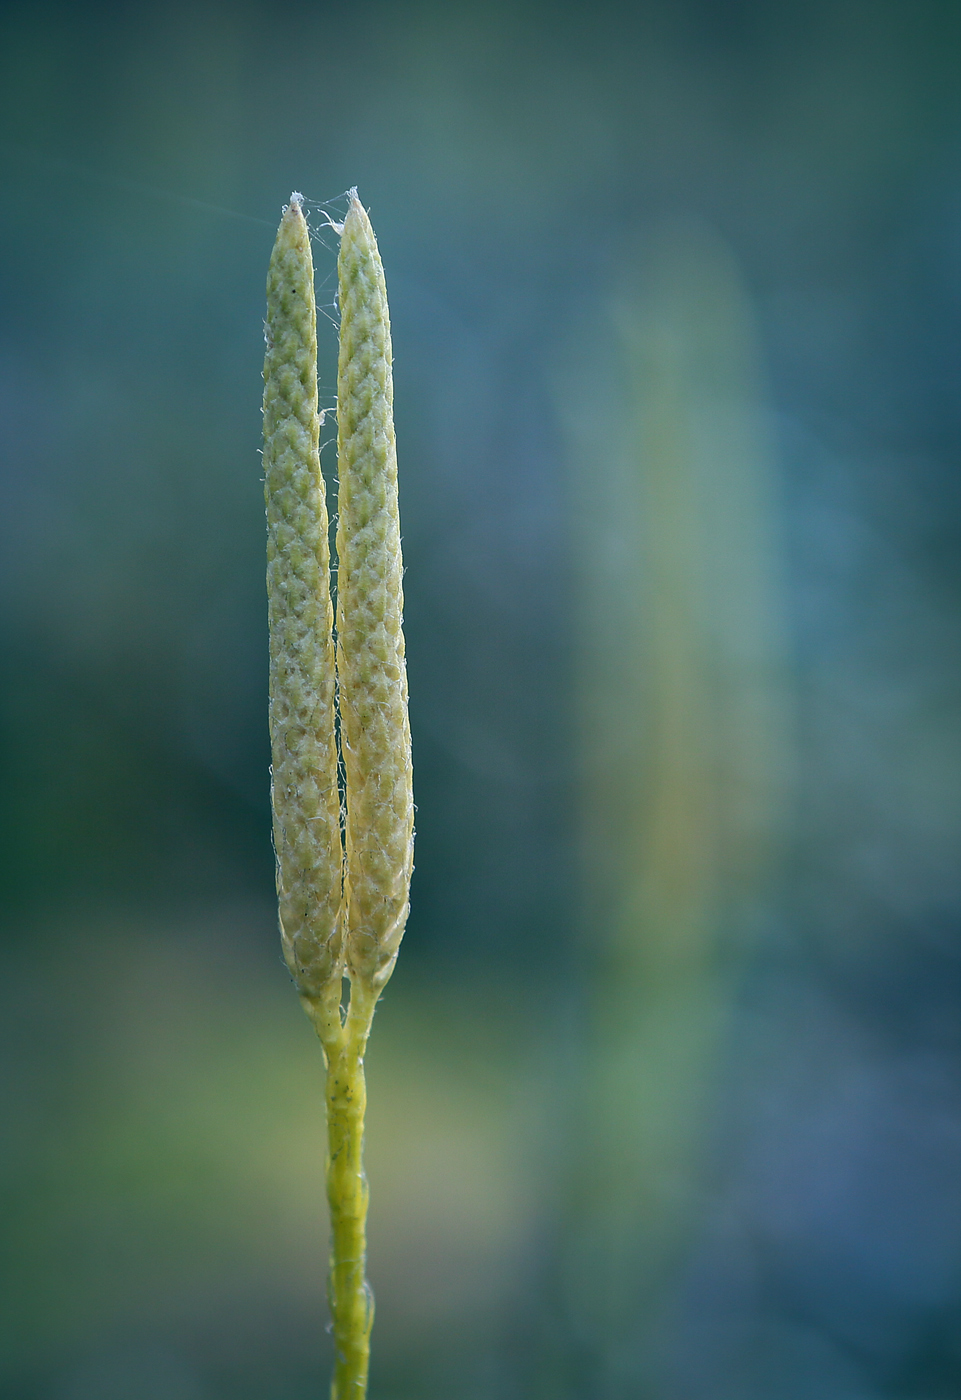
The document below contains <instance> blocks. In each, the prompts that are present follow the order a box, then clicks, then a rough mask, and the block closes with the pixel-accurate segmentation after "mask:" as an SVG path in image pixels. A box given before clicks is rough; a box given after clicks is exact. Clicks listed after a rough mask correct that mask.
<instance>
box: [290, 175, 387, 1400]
mask: <svg viewBox="0 0 961 1400" xmlns="http://www.w3.org/2000/svg"><path fill="white" fill-rule="evenodd" d="M338 275H339V283H340V305H341V330H340V337H341V343H340V359H339V366H338V475H339V480H340V488H339V497H338V526H337V553H338V576H337V582H338V588H337V632H338V639H337V650H336V699H335V664H334V650H333V642H332V625H331V624H332V620H333V619H332V610H331V602H330V580H329V566H330V561H329V558H328V555H327V513H326V506H325V502H324V487H323V480H322V477H321V474H320V464H319V459H318V456H317V435H318V423H317V390H316V316H315V311H314V299H313V274H312V268H311V259H310V246H309V241H308V235H307V228H306V224H305V222H304V219H303V215H302V213H301V210H300V200H299V197H298V196H292V197H291V202H290V205H289V206H288V208H287V209H286V210H285V213H284V217H283V219H282V221H281V225H280V230H279V232H278V234H277V243H276V246H275V248H274V254H273V257H272V259H271V271H270V275H269V276H268V283H267V299H268V315H267V340H268V351H267V359H266V362H265V366H264V379H265V384H266V390H265V395H264V424H265V427H264V433H265V437H264V441H265V451H264V458H265V463H266V492H267V513H268V530H269V564H268V592H269V594H270V624H271V737H272V743H273V754H274V758H273V762H274V784H273V803H274V842H275V845H276V847H277V889H278V895H279V898H280V906H281V931H282V937H283V940H284V950H285V954H286V956H287V962H288V966H289V967H290V969H291V972H292V974H293V977H294V980H295V982H296V984H297V987H298V990H299V991H300V994H301V999H302V1000H303V1002H304V1005H305V1007H306V1009H307V1012H308V1014H309V1015H310V1017H311V1019H312V1020H313V1023H314V1026H315V1028H316V1030H317V1034H318V1035H319V1036H320V1039H321V1043H322V1044H323V1047H324V1054H325V1058H326V1062H327V1138H328V1156H327V1199H328V1203H329V1206H330V1229H331V1252H330V1277H329V1289H328V1292H329V1298H330V1308H331V1313H332V1316H333V1333H334V1345H335V1352H336V1360H335V1368H334V1377H333V1382H332V1386H331V1395H332V1400H348V1397H349V1398H350V1400H362V1397H363V1396H364V1395H365V1394H366V1390H367V1369H368V1358H369V1350H370V1328H371V1323H372V1321H373V1300H372V1297H371V1293H370V1289H369V1288H368V1286H367V1281H366V1278H365V1262H366V1224H367V1182H366V1179H365V1176H364V1169H363V1133H364V1109H365V1105H366V1085H365V1080H364V1050H365V1048H366V1044H367V1037H368V1035H369V1033H370V1024H371V1019H372V1017H373V1013H374V1006H375V1004H376V1002H377V998H378V996H379V995H380V992H381V991H382V989H383V987H384V985H385V983H386V982H387V979H388V978H389V977H390V974H391V972H392V971H393V967H394V962H395V960H396V957H397V949H398V946H399V944H400V940H401V937H402V936H403V932H404V925H405V923H406V920H407V910H408V898H409V888H410V875H411V869H412V856H413V813H414V807H413V796H412V787H411V758H410V728H409V724H408V719H407V676H406V668H405V663H404V636H403V632H402V630H401V614H402V610H403V593H402V575H403V565H402V561H401V551H400V520H399V515H398V509H397V458H396V451H395V446H394V425H393V389H392V382H391V349H390V323H389V319H388V313H387V295H386V289H385V286H384V272H383V267H382V266H381V261H380V255H379V253H378V251H377V243H376V240H375V238H374V234H373V230H372V229H371V226H370V222H369V220H368V218H367V215H366V213H365V212H364V210H363V208H362V206H361V204H360V202H359V200H358V199H357V195H356V191H352V193H351V198H350V208H349V210H348V213H347V217H346V219H345V220H344V224H343V226H342V229H341V252H340V259H339V262H338ZM335 706H339V718H340V742H341V753H342V759H343V766H344V774H345V779H344V795H345V806H346V811H345V814H344V829H345V837H346V840H345V845H346V850H344V849H343V846H342V842H341V814H340V801H339V796H338V792H337V769H336V765H337V739H336V731H335ZM280 773H282V775H283V777H282V780H280V781H279V780H278V774H280ZM321 774H322V776H321ZM301 784H303V786H304V788H305V790H306V792H307V799H306V802H305V799H304V797H303V795H302V793H301V791H300V786H301ZM344 976H346V977H348V978H349V980H350V1001H349V1005H348V1007H347V1010H346V1012H345V1013H342V1012H341V1006H340V1002H341V990H342V978H343V977H344Z"/></svg>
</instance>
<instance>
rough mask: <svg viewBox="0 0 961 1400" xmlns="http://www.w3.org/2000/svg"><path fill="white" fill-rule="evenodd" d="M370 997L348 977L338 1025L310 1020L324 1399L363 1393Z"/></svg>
mask: <svg viewBox="0 0 961 1400" xmlns="http://www.w3.org/2000/svg"><path fill="white" fill-rule="evenodd" d="M376 1000H377V994H376V993H373V992H370V991H368V990H367V989H365V988H364V987H363V986H362V985H360V984H358V983H357V982H354V983H353V984H352V987H351V995H350V1006H349V1008H348V1011H347V1018H346V1022H345V1023H344V1025H343V1026H338V1028H337V1031H336V1032H335V1033H334V1034H331V1027H330V1025H329V1023H328V1024H327V1025H326V1026H325V1027H324V1028H323V1030H322V1028H321V1025H320V1024H319V1023H318V1022H316V1021H315V1025H316V1026H317V1031H318V1034H319V1035H320V1036H321V1039H322V1042H323V1045H324V1053H325V1057H326V1060H327V1201H328V1204H329V1206H330V1275H329V1280H328V1300H329V1303H330V1311H331V1316H332V1318H333V1332H334V1347H335V1353H336V1355H335V1363H334V1376H333V1380H332V1382H331V1388H330V1394H331V1400H359V1397H362V1396H364V1395H366V1393H367V1369H368V1363H369V1358H370V1329H371V1326H372V1324H373V1321H374V1299H373V1294H372V1293H371V1291H370V1287H369V1285H368V1283H367V1279H366V1276H365V1267H366V1261H367V1199H368V1190H367V1178H366V1176H365V1175H364V1161H363V1151H364V1111H365V1109H366V1106H367V1084H366V1080H365V1078H364V1051H365V1049H366V1047H367V1037H368V1035H369V1034H370V1025H371V1020H372V1018H373V1014H374V1004H375V1002H376Z"/></svg>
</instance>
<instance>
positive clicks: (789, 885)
mask: <svg viewBox="0 0 961 1400" xmlns="http://www.w3.org/2000/svg"><path fill="white" fill-rule="evenodd" d="M959 29H961V21H959V16H958V13H957V11H956V8H955V7H952V6H949V5H947V4H945V3H934V2H933V0H922V2H921V3H919V4H913V5H910V6H909V5H907V4H906V3H904V0H897V3H895V2H894V0H874V3H871V4H867V3H866V0H864V2H863V3H856V2H855V0H840V3H833V4H827V3H819V0H811V2H810V3H807V4H800V3H788V4H785V5H780V6H773V5H771V4H769V3H760V0H755V3H750V0H740V3H735V2H734V0H730V3H722V4H713V3H706V0H686V3H680V4H674V5H668V4H666V3H647V4H645V3H638V4H636V5H630V6H628V5H621V4H615V3H609V4H607V3H601V4H599V5H595V6H592V7H591V8H590V10H589V11H586V10H584V9H583V8H582V7H579V6H574V5H566V6H565V5H554V6H551V7H547V6H546V5H543V4H540V3H535V0H521V3H515V4H513V5H511V6H507V5H501V4H495V3H476V4H463V3H453V4H448V5H446V6H440V5H437V4H434V3H412V4H407V5H402V6H401V5H388V4H383V3H380V4H375V3H369V2H368V0H361V3H359V4H357V5H354V6H352V7H349V8H347V7H340V6H330V5H325V4H320V3H318V4H307V3H287V0H282V2H281V3H279V4H274V5H271V6H267V5H266V4H263V3H251V4H238V5H234V6H226V5H221V4H215V3H199V4H194V5H192V6H190V7H189V8H188V7H187V6H178V5H165V6H159V5H151V4H146V5H142V6H140V7H132V6H130V7H125V6H117V5H111V6H107V5H103V6H101V5H97V4H90V5H86V6H83V7H81V6H74V5H70V4H60V5H56V4H43V3H41V4H38V5H31V6H28V5H25V4H16V3H12V4H9V5H6V6H5V7H4V8H3V9H2V11H0V69H2V74H3V82H2V83H0V123H2V129H0V170H2V182H0V240H2V247H3V259H2V264H3V267H4V270H5V277H4V282H3V290H2V302H0V306H2V320H0V396H2V401H3V407H4V423H5V436H4V452H3V485H4V506H3V510H2V512H0V534H2V547H0V584H2V592H0V631H2V643H3V655H4V662H5V665H4V683H3V687H2V692H0V752H2V762H3V769H4V771H3V781H2V786H0V822H2V830H3V839H2V841H0V880H2V900H3V938H2V944H0V963H2V988H3V990H2V992H0V996H2V998H3V1001H4V1014H3V1016H2V1018H0V1045H2V1058H0V1141H2V1155H0V1181H2V1186H3V1196H4V1200H5V1203H6V1209H5V1210H4V1212H3V1224H2V1225H0V1290H2V1293H3V1307H2V1309H0V1317H2V1321H0V1395H3V1396H4V1397H11V1400H14V1398H15V1400H41V1397H43V1400H47V1397H53V1398H54V1400H113V1397H115V1396H116V1397H120V1396H124V1397H126V1396H129V1395H137V1396H140V1397H144V1400H221V1397H223V1398H224V1400H226V1398H227V1397H230V1400H245V1397H248V1396H249V1397H251V1400H253V1397H261V1396H264V1395H270V1396H271V1397H276V1400H287V1398H288V1397H289V1400H300V1397H306V1396H308V1395H315V1394H317V1393H318V1391H322V1390H323V1388H324V1386H325V1384H326V1380H325V1378H326V1375H327V1373H328V1370H329V1360H330V1358H329V1355H328V1354H327V1352H326V1351H325V1346H329V1343H327V1341H326V1339H325V1338H324V1337H323V1335H322V1333H321V1330H320V1323H321V1320H322V1319H323V1317H324V1305H323V1275H324V1260H323V1253H324V1245H323V1241H324V1238H325V1222H324V1219H323V1213H322V1211H323V1207H322V1195H323V1193H322V1184H321V1170H322V1157H323V1149H322V1124H320V1122H319V1110H320V1105H321V1102H322V1083H321V1079H320V1076H319V1073H318V1068H317V1064H316V1056H315V1054H314V1049H315V1047H314V1045H313V1044H312V1037H311V1032H310V1029H309V1027H308V1026H307V1025H306V1023H304V1024H301V1022H302V1020H303V1018H302V1016H301V1013H300V1011H299V1008H298V1006H297V1004H296V998H294V997H293V996H292V995H291V993H290V989H289V987H288V985H287V978H286V974H285V972H284V970H283V968H282V966H281V963H280V959H279V953H278V948H277V938H276V931H275V916H274V908H273V889H272V857H271V850H270V838H269V809H268V794H267V778H266V769H267V762H268V754H267V736H266V726H265V721H264V712H265V694H266V603H265V599H264V597H263V587H262V567H261V560H262V552H263V536H264V522H263V505H262V487H261V482H260V474H261V473H260V465H259V459H258V457H257V446H258V443H259V439H260V418H259V412H258V407H259V394H260V388H259V384H260V379H259V374H260V360H261V357H262V342H261V339H260V329H261V322H262V315H263V313H262V297H263V268H264V266H265V264H266V258H267V255H268V253H269V249H270V244H271V240H272V237H273V230H274V228H275V226H276V219H277V213H278V209H279V206H280V204H281V203H282V202H283V200H284V199H285V198H286V195H287V192H288V191H289V190H290V189H291V188H300V189H304V191H305V193H306V194H307V195H308V196H309V197H311V198H315V199H318V200H324V199H328V198H330V197H331V196H334V195H336V194H337V192H338V191H341V190H344V189H346V188H347V187H348V186H349V185H351V184H353V183H354V182H355V181H358V182H361V183H362V188H363V191H364V195H365V200H366V201H367V202H368V203H369V204H370V206H371V208H372V211H373V215H374V217H375V222H376V226H377V229H378V236H379V239H380V242H381V246H382V249H383V252H384V256H385V259H387V258H389V260H390V262H389V265H390V275H391V307H392V319H393V330H394V341H395V353H396V356H397V361H396V365H395V375H396V394H397V414H398V424H397V426H398V439H399V443H400V456H401V470H402V472H403V525H404V549H405V559H406V563H407V569H408V572H407V576H406V580H405V589H406V594H407V615H406V631H407V638H408V655H409V666H410V678H411V693H412V696H413V697H414V703H413V707H412V716H411V718H412V724H413V730H414V736H413V737H414V752H415V762H416V766H417V780H418V781H417V788H418V809H419V810H418V847H417V849H418V868H417V871H416V873H415V876H414V889H413V896H412V910H413V912H412V915H411V921H410V925H409V929H408V933H407V936H406V939H405V948H404V959H403V963H402V965H401V966H399V967H398V970H397V973H396V975H395V977H394V979H393V981H392V982H391V986H390V989H389V993H388V995H387V996H386V997H385V999H384V1004H383V1006H382V1008H381V1010H380V1011H379V1012H378V1027H377V1036H376V1039H375V1041H374V1043H373V1044H372V1049H371V1053H370V1056H369V1060H368V1071H369V1073H368V1079H369V1091H370V1100H371V1110H370V1144H369V1172H370V1175H371V1179H372V1182H373V1183H374V1191H373V1207H372V1221H371V1257H370V1274H371V1278H372V1282H373V1285H374V1288H375V1291H376V1293H377V1300H378V1322H377V1333H378V1345H377V1349H376V1354H375V1359H374V1367H373V1372H372V1382H371V1384H372V1394H373V1395H375V1396H381V1397H384V1400H387V1397H398V1400H399V1397H403V1396H407V1395H411V1396H413V1395H415V1394H416V1395H417V1396H418V1397H431V1396H438V1397H440V1396H444V1397H471V1400H473V1397H480V1396H493V1395H496V1396H498V1397H507V1398H508V1400H509V1397H511V1396H514V1395H516V1396H521V1395H524V1396H528V1395H530V1396H545V1397H547V1396H550V1397H558V1400H561V1398H562V1397H571V1400H573V1398H574V1397H582V1396H583V1397H595V1396H597V1397H604V1398H605V1400H606V1398H607V1397H612V1400H613V1397H620V1396H625V1397H626V1396H631V1397H634V1396H645V1397H647V1396H650V1397H652V1400H662V1397H663V1400H675V1398H676V1400H700V1397H704V1400H734V1398H735V1397H737V1400H771V1397H773V1396H777V1397H778V1400H782V1398H783V1400H807V1398H808V1397H811V1400H814V1397H817V1400H824V1397H830V1398H831V1400H870V1398H873V1397H892V1400H893V1398H894V1397H898V1400H934V1398H935V1397H941V1396H944V1397H947V1396H954V1395H955V1394H956V1393H957V1391H958V1388H959V1385H961V1186H959V1182H961V1032H959V1027H961V941H959V939H961V928H959V909H961V890H959V874H958V871H959V864H958V859H957V854H958V852H957V845H958V834H959V824H961V822H959V819H961V812H959V804H961V784H959V782H958V777H959V774H958V739H959V727H958V713H957V700H958V686H959V660H961V658H959V651H958V635H959V633H958V622H959V616H958V615H959V611H961V589H959V584H961V565H959V559H961V554H959V550H958V545H959V542H961V541H959V532H961V513H959V493H958V475H957V457H958V452H959V447H961V407H959V405H961V397H959V395H958V393H957V386H956V378H957V372H958V371H957V366H956V357H957V344H958V338H959V328H961V202H959V197H958V175H959V169H961V91H959V89H958V85H957V77H956V75H957V65H958V59H959V56H961V32H959ZM361 52H362V53H363V54H364V56H365V57H364V64H365V70H366V75H365V84H366V86H365V88H364V90H363V92H361V91H360V90H359V87H358V81H359V80H358V71H357V66H356V62H355V56H356V55H357V54H358V53H361ZM208 206H216V207H215V208H212V207H208ZM218 209H220V210H224V209H225V210H227V211H232V212H230V213H227V214H224V213H222V212H218ZM335 212H342V210H336V211H335ZM238 214H239V215H241V216H244V217H240V218H238V217H235V215H238ZM317 222H318V235H317V236H318V240H319V243H318V246H317V248H316V250H315V262H316V263H317V266H318V269H319V274H318V283H319V284H323V282H324V276H325V268H326V272H327V273H329V281H328V282H327V286H328V288H329V289H330V295H329V298H328V300H330V301H332V298H333V285H334V262H335V249H334V241H333V239H332V237H330V236H329V235H325V234H324V233H323V230H322V229H320V228H319V224H320V220H318V221H317ZM325 241H326V242H327V243H328V244H329V245H330V248H329V250H325V248H324V247H323V246H321V245H322V244H323V243H324V242H325ZM325 260H326V261H325ZM324 299H325V298H324V291H323V290H322V289H321V290H320V292H319V300H320V301H321V302H323V301H324ZM328 310H332V308H331V307H328ZM322 326H323V322H322ZM320 355H321V364H320V382H321V396H322V404H324V403H326V404H328V405H329V404H330V403H331V401H332V397H333V393H334V383H335V374H336V368H335V366H336V336H335V334H334V331H333V328H331V330H330V334H329V335H328V336H327V338H326V341H325V339H324V336H323V332H322V331H321V349H320ZM325 394H326V399H325V398H324V395H325ZM329 461H330V458H328V457H326V456H325V462H329Z"/></svg>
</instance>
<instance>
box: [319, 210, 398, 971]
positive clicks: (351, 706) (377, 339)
mask: <svg viewBox="0 0 961 1400" xmlns="http://www.w3.org/2000/svg"><path fill="white" fill-rule="evenodd" d="M338 274H339V282H340V309H341V324H340V362H339V369H338V383H337V422H338V475H339V479H340V487H339V495H338V507H337V508H338V522H337V556H338V572H337V665H338V674H339V684H340V716H341V746H342V749H343V758H344V767H345V770H346V775H347V821H346V845H347V876H346V881H347V883H346V894H347V899H346V908H347V966H348V969H349V971H350V974H351V976H352V977H357V978H360V979H362V980H363V981H364V982H365V983H366V984H367V985H369V986H371V987H373V988H374V989H379V988H380V987H382V986H383V984H384V983H385V982H386V981H387V978H388V977H389V976H390V973H391V971H392V969H393V965H394V960H395V959H396V957H397V949H398V946H399V944H400V940H401V937H402V936H403V932H404V925H405V923H406V921H407V911H408V896H409V889H410V876H411V870H412V861H413V830H414V805H413V795H412V785H411V756H410V727H409V724H408V718H407V672H406V667H405V663H404V634H403V631H402V629H401V617H402V611H403V589H402V577H403V565H402V561H401V550H400V519H399V515H398V509H397V455H396V449H395V444H394V422H393V385H392V379H391V347H390V323H389V319H388V313H387V292H386V288H385V285H384V271H383V267H382V265H381V261H380V254H379V253H378V251H377V243H376V240H375V239H374V233H373V230H372V228H371V226H370V221H369V220H368V218H367V215H366V213H365V212H364V209H363V208H362V206H361V204H360V203H359V201H358V200H357V197H356V195H353V196H352V198H351V205H350V209H349V211H348V214H347V217H346V219H345V221H344V228H343V234H342V236H341V246H340V258H339V262H338Z"/></svg>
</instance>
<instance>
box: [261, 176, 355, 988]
mask: <svg viewBox="0 0 961 1400" xmlns="http://www.w3.org/2000/svg"><path fill="white" fill-rule="evenodd" d="M266 334H267V354H266V358H265V360H264V471H265V486H264V494H265V498H266V503H267V599H268V612H269V620H270V741H271V750H272V758H273V784H272V790H271V799H272V803H273V817H274V849H275V851H276V856H277V895H278V900H279V904H280V928H281V938H282V940H283V947H284V956H285V957H286V959H287V965H288V967H289V968H290V971H291V973H292V975H293V977H294V980H295V982H296V983H297V986H298V988H299V990H300V991H301V992H302V993H303V994H304V995H305V996H318V995H319V994H320V993H321V992H322V991H323V990H324V988H325V987H326V986H328V985H329V983H330V982H331V980H332V979H333V978H334V977H339V975H340V972H341V965H342V957H343V932H342V929H341V921H340V906H341V897H342V882H343V853H342V845H341V829H340V797H339V793H338V784H337V743H336V734H335V728H334V704H335V678H334V643H333V608H332V605H331V597H330V546H329V541H328V520H327V504H326V499H325V492H324V481H323V477H322V475H321V471H320V456H319V434H320V425H319V420H318V416H317V318H316V310H315V306H314V282H313V264H312V260H311V255H310V237H309V234H308V230H307V224H306V222H305V220H304V216H303V213H302V212H301V208H300V204H299V203H298V202H297V200H296V199H294V198H292V199H291V202H290V205H289V206H288V208H287V209H286V211H285V213H284V216H283V219H282V220H281V224H280V228H279V230H278V233H277V241H276V243H275V245H274V250H273V254H272V256H271V259H270V268H269V271H268V274H267V324H266Z"/></svg>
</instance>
